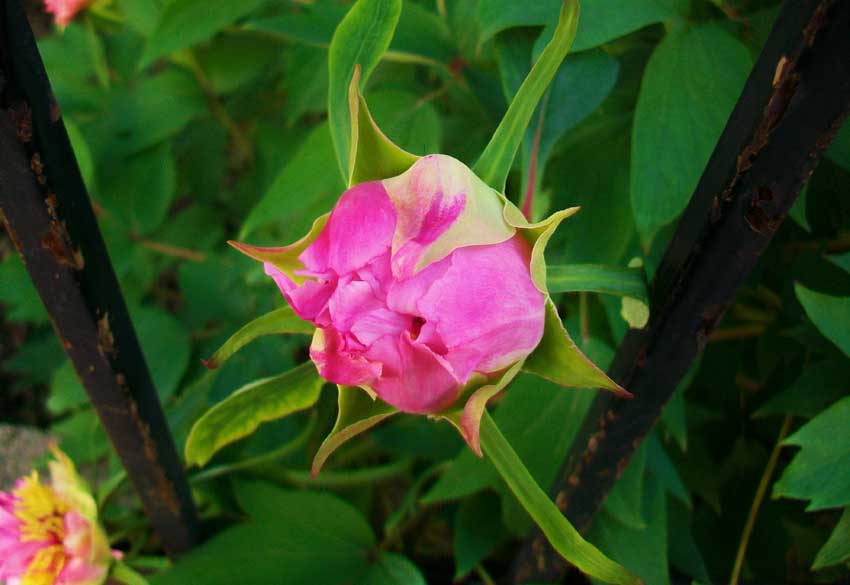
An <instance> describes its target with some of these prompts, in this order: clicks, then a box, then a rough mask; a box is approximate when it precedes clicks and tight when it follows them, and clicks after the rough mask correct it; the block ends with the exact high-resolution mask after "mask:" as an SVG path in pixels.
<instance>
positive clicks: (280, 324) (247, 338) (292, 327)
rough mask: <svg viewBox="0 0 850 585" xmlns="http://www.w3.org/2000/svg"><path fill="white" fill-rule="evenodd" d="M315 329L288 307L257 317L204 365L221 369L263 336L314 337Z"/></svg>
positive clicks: (231, 337) (225, 343) (235, 334)
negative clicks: (234, 356) (291, 335)
mask: <svg viewBox="0 0 850 585" xmlns="http://www.w3.org/2000/svg"><path fill="white" fill-rule="evenodd" d="M314 330H315V327H314V326H313V324H312V323H309V322H308V321H304V320H302V319H300V318H299V317H298V316H297V315H296V314H295V312H294V311H293V310H292V307H290V306H288V305H287V306H286V307H281V308H280V309H275V310H274V311H272V312H270V313H266V314H265V315H263V316H262V317H257V318H256V319H254V320H253V321H251V322H250V323H248V324H247V325H245V326H244V327H242V328H241V329H240V330H239V331H237V332H236V333H234V334H233V335H231V336H230V338H229V339H228V340H227V341H225V342H224V344H223V345H222V346H221V347H220V348H218V349H217V350H216V352H215V353H214V354H213V355H212V356H211V357H210V359H208V360H206V361H205V362H204V365H205V366H206V367H208V368H210V369H215V368H218V367H221V366H222V365H223V364H224V363H225V362H226V361H227V360H228V359H230V356H232V355H233V354H234V353H236V352H237V351H239V350H240V349H242V348H243V347H245V346H246V345H248V344H249V343H251V342H252V341H254V340H255V339H257V338H258V337H261V336H263V335H281V334H285V333H291V334H303V335H312V334H313V331H314Z"/></svg>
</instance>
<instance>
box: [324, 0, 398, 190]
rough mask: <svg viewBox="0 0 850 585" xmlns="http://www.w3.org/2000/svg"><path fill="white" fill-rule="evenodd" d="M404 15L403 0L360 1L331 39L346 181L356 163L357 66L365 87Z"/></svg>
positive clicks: (332, 90) (332, 95)
mask: <svg viewBox="0 0 850 585" xmlns="http://www.w3.org/2000/svg"><path fill="white" fill-rule="evenodd" d="M400 14H401V0H358V2H357V3H356V4H355V5H354V6H353V7H352V8H351V10H349V12H348V14H346V16H345V18H343V20H342V22H340V24H339V26H338V27H337V29H336V32H334V36H333V39H332V40H331V45H330V49H329V55H328V70H329V72H330V82H329V85H328V116H329V120H330V130H331V138H332V140H333V145H334V149H335V151H336V158H337V163H338V165H339V170H340V172H341V173H342V177H343V179H345V180H346V181H348V179H349V178H350V177H351V173H352V170H351V169H352V166H353V155H352V148H353V144H352V141H353V136H352V127H353V124H354V120H352V118H351V109H350V107H349V104H350V103H351V102H350V95H351V92H350V86H351V81H352V78H353V77H354V72H355V68H356V67H357V66H359V67H360V80H359V87H362V86H363V85H365V83H366V82H367V81H368V79H369V76H370V75H371V73H372V70H373V69H375V66H376V65H377V64H378V61H380V59H381V56H382V55H383V54H384V51H386V50H387V47H389V44H390V40H391V39H392V37H393V33H394V32H395V28H396V24H397V23H398V19H399V15H400ZM359 87H358V91H359Z"/></svg>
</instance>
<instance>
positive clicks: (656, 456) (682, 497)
mask: <svg viewBox="0 0 850 585" xmlns="http://www.w3.org/2000/svg"><path fill="white" fill-rule="evenodd" d="M646 450H647V454H646V469H647V470H648V471H649V472H650V473H652V475H653V477H655V479H656V480H657V481H658V483H659V485H660V486H661V487H662V489H664V490H665V491H666V492H667V493H669V494H670V495H671V496H673V497H674V498H677V499H678V500H679V501H680V502H682V504H684V505H685V506H687V507H688V508H691V507H692V506H693V503H692V501H691V494H690V492H689V491H688V488H686V487H685V484H684V483H683V482H682V478H681V477H680V476H679V472H678V470H677V469H676V466H675V465H674V464H673V461H671V460H670V456H669V455H667V452H666V451H665V450H664V447H663V446H662V445H661V441H660V440H659V439H658V437H657V436H656V433H652V434H650V435H649V437H647V439H646Z"/></svg>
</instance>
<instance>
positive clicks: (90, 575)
mask: <svg viewBox="0 0 850 585" xmlns="http://www.w3.org/2000/svg"><path fill="white" fill-rule="evenodd" d="M105 573H106V566H105V565H91V564H89V563H87V562H86V560H85V559H83V558H79V557H74V558H69V559H66V560H65V565H64V566H63V567H62V571H61V572H60V573H59V576H58V577H57V578H56V585H89V584H94V583H102V582H103V578H104V576H105V575H104V574H105Z"/></svg>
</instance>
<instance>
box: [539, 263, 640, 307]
mask: <svg viewBox="0 0 850 585" xmlns="http://www.w3.org/2000/svg"><path fill="white" fill-rule="evenodd" d="M546 285H547V286H548V288H549V292H550V293H553V294H554V293H561V292H596V293H602V294H608V295H616V296H621V297H632V298H635V299H640V300H643V301H646V300H648V296H647V292H646V277H645V276H644V273H643V269H641V268H624V267H621V266H604V265H602V264H561V265H555V266H548V267H547V270H546Z"/></svg>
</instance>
